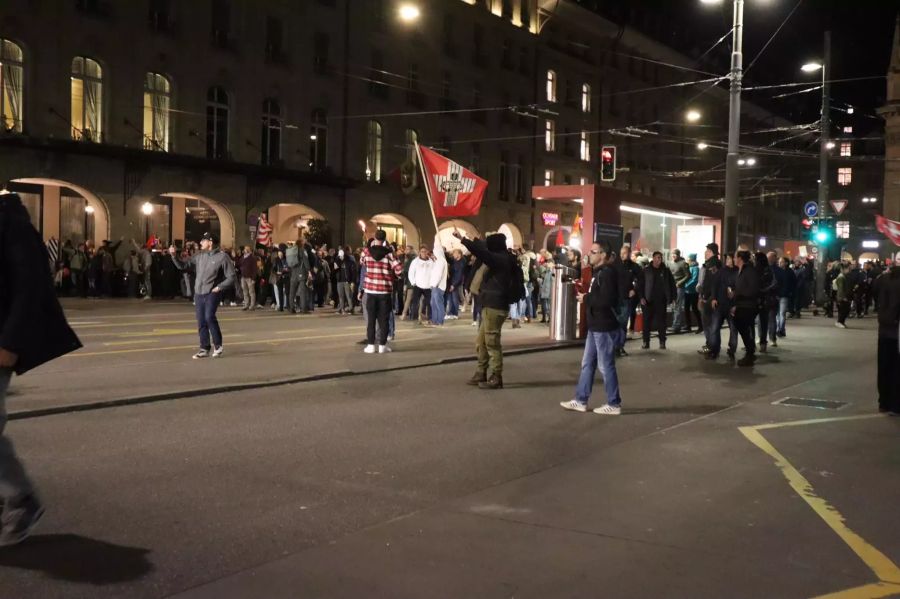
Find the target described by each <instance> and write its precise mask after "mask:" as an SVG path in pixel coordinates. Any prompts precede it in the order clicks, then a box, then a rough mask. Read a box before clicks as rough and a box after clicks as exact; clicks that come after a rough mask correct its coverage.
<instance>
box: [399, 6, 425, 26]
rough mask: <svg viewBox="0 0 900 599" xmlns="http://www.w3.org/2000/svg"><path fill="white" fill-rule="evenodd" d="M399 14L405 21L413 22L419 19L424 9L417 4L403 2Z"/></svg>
mask: <svg viewBox="0 0 900 599" xmlns="http://www.w3.org/2000/svg"><path fill="white" fill-rule="evenodd" d="M399 15H400V20H401V21H403V22H404V23H412V22H414V21H418V20H419V17H420V16H422V11H420V10H419V7H418V6H416V5H415V4H403V5H401V6H400V11H399Z"/></svg>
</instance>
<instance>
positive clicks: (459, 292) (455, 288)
mask: <svg viewBox="0 0 900 599" xmlns="http://www.w3.org/2000/svg"><path fill="white" fill-rule="evenodd" d="M450 255H451V258H450V263H449V269H450V275H449V276H450V280H449V283H448V286H447V320H458V319H459V307H460V304H461V303H462V300H463V286H464V283H465V279H466V260H465V258H464V257H463V253H462V251H461V250H453V251H452V252H451V254H450Z"/></svg>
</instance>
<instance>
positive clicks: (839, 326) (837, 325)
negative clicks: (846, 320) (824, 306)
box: [834, 322, 847, 329]
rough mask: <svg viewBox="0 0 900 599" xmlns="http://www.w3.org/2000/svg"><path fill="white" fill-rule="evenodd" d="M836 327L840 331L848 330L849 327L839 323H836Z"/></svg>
mask: <svg viewBox="0 0 900 599" xmlns="http://www.w3.org/2000/svg"><path fill="white" fill-rule="evenodd" d="M834 326H836V327H837V328H839V329H846V328H847V325H845V324H841V323H839V322H836V323H834Z"/></svg>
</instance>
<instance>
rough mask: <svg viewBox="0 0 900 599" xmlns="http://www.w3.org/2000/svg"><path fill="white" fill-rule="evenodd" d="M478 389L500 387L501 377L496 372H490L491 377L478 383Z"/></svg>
mask: <svg viewBox="0 0 900 599" xmlns="http://www.w3.org/2000/svg"><path fill="white" fill-rule="evenodd" d="M478 388H479V389H502V388H503V377H502V376H500V375H498V374H492V375H491V378H489V379H488V380H486V381H485V382H483V383H478Z"/></svg>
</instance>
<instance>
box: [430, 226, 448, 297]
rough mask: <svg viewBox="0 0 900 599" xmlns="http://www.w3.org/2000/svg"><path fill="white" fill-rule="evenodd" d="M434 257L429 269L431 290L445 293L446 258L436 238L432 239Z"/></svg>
mask: <svg viewBox="0 0 900 599" xmlns="http://www.w3.org/2000/svg"><path fill="white" fill-rule="evenodd" d="M434 257H435V260H434V262H433V266H432V267H431V288H432V289H435V288H437V289H440V290H441V291H445V290H446V289H447V268H448V267H447V256H446V255H445V254H444V248H443V247H442V246H441V240H440V238H439V237H437V236H435V238H434Z"/></svg>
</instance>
